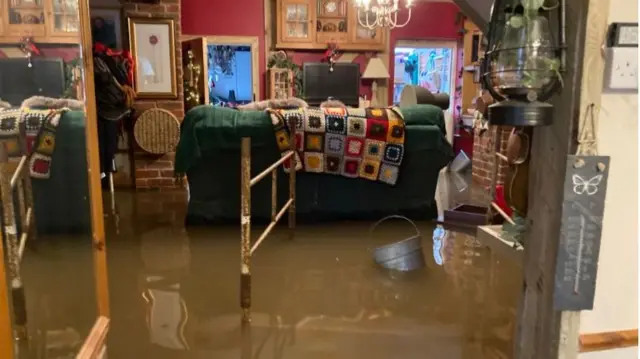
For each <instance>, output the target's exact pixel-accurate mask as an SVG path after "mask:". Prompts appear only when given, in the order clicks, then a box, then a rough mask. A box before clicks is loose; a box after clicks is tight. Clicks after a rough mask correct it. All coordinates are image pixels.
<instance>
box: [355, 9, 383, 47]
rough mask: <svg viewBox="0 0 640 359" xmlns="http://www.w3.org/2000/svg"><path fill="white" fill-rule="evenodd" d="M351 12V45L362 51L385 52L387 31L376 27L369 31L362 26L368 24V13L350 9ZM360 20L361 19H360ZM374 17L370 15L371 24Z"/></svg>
mask: <svg viewBox="0 0 640 359" xmlns="http://www.w3.org/2000/svg"><path fill="white" fill-rule="evenodd" d="M350 10H351V11H349V20H350V21H349V25H350V26H349V28H350V29H349V33H350V40H351V43H352V44H354V45H356V46H357V47H358V48H360V49H367V50H380V51H382V50H384V46H385V31H384V29H383V28H380V27H376V28H375V29H368V28H367V27H365V26H362V25H360V22H362V23H363V24H366V23H367V13H366V12H364V11H358V9H355V8H353V9H350ZM358 18H360V19H358ZM373 19H374V18H373V15H372V14H369V22H370V23H371V22H373Z"/></svg>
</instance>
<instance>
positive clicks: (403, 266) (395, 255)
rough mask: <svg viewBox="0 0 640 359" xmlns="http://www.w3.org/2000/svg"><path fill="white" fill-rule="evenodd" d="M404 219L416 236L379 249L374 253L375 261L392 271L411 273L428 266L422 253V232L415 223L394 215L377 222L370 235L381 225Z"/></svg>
mask: <svg viewBox="0 0 640 359" xmlns="http://www.w3.org/2000/svg"><path fill="white" fill-rule="evenodd" d="M392 218H397V219H404V220H405V221H407V222H409V223H411V225H412V226H413V228H414V229H415V230H416V234H415V235H414V236H411V237H409V238H407V239H403V240H401V241H399V242H395V243H391V244H387V245H385V246H382V247H378V248H376V249H375V250H374V251H373V259H374V260H375V261H376V263H378V264H379V265H381V266H383V267H385V268H387V269H392V270H397V271H401V272H409V271H412V270H416V269H420V268H423V267H424V266H425V265H426V262H425V259H424V254H423V253H422V237H421V235H420V231H419V230H418V227H417V226H416V224H415V223H413V221H411V220H410V219H409V218H407V217H404V216H398V215H392V216H388V217H385V218H383V219H381V220H379V221H378V222H376V223H375V224H374V225H373V226H371V229H370V230H369V235H370V236H371V234H373V231H374V230H375V229H376V227H378V225H380V223H382V222H384V221H386V220H388V219H392Z"/></svg>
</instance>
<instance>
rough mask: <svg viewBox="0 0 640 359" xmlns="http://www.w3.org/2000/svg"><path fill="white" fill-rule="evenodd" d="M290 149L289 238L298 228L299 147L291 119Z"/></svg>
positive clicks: (294, 126)
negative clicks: (297, 169) (297, 178)
mask: <svg viewBox="0 0 640 359" xmlns="http://www.w3.org/2000/svg"><path fill="white" fill-rule="evenodd" d="M289 135H290V136H291V137H290V138H291V139H290V141H289V149H290V150H291V151H293V156H291V161H290V162H289V163H291V171H289V198H291V199H292V202H291V206H290V207H289V236H291V237H293V230H294V229H295V228H296V165H297V161H296V158H297V152H296V150H297V148H296V147H297V146H296V121H295V120H294V119H293V118H291V119H290V120H289Z"/></svg>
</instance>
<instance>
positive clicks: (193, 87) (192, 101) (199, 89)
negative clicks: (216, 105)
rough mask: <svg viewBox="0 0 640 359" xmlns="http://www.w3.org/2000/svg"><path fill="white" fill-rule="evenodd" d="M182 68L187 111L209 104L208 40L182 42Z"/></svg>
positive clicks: (199, 39)
mask: <svg viewBox="0 0 640 359" xmlns="http://www.w3.org/2000/svg"><path fill="white" fill-rule="evenodd" d="M182 54H183V57H184V58H183V60H182V66H183V74H184V81H185V87H184V91H185V97H184V103H185V110H186V111H188V110H189V109H190V108H192V107H195V106H197V105H206V104H208V103H209V85H208V79H209V68H208V62H209V61H208V52H207V39H206V38H204V37H196V38H193V39H189V40H183V41H182Z"/></svg>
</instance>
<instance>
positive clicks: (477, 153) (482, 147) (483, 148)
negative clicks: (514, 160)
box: [471, 127, 511, 188]
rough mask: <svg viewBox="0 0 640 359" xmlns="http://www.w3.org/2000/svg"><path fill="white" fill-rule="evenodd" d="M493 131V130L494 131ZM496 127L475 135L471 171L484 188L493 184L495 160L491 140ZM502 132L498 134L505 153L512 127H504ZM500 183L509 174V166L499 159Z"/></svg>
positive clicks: (475, 180)
mask: <svg viewBox="0 0 640 359" xmlns="http://www.w3.org/2000/svg"><path fill="white" fill-rule="evenodd" d="M492 131H493V132H492ZM495 131H496V128H495V127H492V128H490V129H489V130H487V131H485V132H484V134H483V135H482V136H479V135H478V134H477V131H476V134H475V135H474V137H473V158H472V160H471V168H472V169H471V172H472V176H473V182H474V183H477V184H479V185H481V186H482V187H483V188H484V187H488V186H490V185H491V175H492V173H493V164H494V160H493V158H492V156H494V148H495V147H494V145H493V143H492V141H491V138H492V136H493V133H495ZM500 131H501V133H500V136H498V138H499V140H500V152H501V153H502V154H505V152H506V148H507V140H508V138H509V134H511V128H510V127H503V128H501V129H500ZM498 161H499V162H498V163H499V167H498V181H497V183H498V184H502V183H504V179H505V176H506V174H507V170H508V166H507V164H506V163H505V162H504V161H502V160H498Z"/></svg>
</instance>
